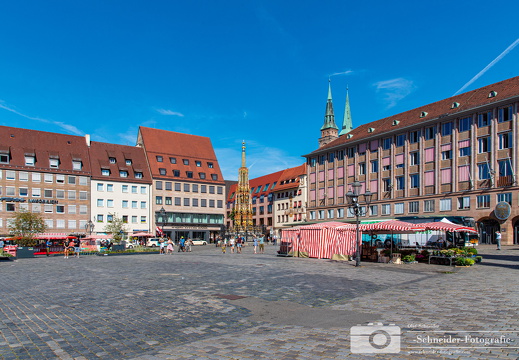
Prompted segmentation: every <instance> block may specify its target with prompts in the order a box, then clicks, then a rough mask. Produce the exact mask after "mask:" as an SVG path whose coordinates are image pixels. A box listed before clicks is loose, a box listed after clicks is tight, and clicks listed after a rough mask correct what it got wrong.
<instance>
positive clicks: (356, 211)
mask: <svg viewBox="0 0 519 360" xmlns="http://www.w3.org/2000/svg"><path fill="white" fill-rule="evenodd" d="M361 187H362V185H361V183H360V182H359V181H354V182H353V184H351V188H352V190H350V191H348V192H347V193H346V202H347V204H348V208H349V209H350V210H351V212H352V213H353V215H355V223H356V230H355V231H356V243H357V244H356V246H355V253H356V254H355V266H360V249H361V244H360V241H361V239H360V232H359V216H365V215H366V212H367V208H368V207H369V204H370V203H371V197H372V196H373V194H372V193H371V192H370V191H366V192H365V193H364V194H359V191H360V188H361ZM361 195H364V202H365V203H366V208H365V209H364V210H363V209H362V207H361V206H360V204H359V198H360V196H361Z"/></svg>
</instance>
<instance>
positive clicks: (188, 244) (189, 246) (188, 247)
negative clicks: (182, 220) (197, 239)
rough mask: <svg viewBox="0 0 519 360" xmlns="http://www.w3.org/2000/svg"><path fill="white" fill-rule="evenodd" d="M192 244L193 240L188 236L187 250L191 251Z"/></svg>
mask: <svg viewBox="0 0 519 360" xmlns="http://www.w3.org/2000/svg"><path fill="white" fill-rule="evenodd" d="M192 245H193V240H191V239H190V238H187V241H186V251H187V252H191V246H192Z"/></svg>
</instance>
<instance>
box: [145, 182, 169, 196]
mask: <svg viewBox="0 0 519 360" xmlns="http://www.w3.org/2000/svg"><path fill="white" fill-rule="evenodd" d="M170 184H171V183H170ZM166 190H167V189H166ZM169 190H171V186H170V187H169ZM147 193H148V192H147V191H146V186H141V194H143V195H145V194H147Z"/></svg>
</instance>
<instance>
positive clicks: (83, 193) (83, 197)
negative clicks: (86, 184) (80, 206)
mask: <svg viewBox="0 0 519 360" xmlns="http://www.w3.org/2000/svg"><path fill="white" fill-rule="evenodd" d="M71 192H73V193H74V196H75V194H76V192H75V191H74V190H69V194H68V198H69V199H70V193H71ZM79 200H88V192H86V191H80V192H79Z"/></svg>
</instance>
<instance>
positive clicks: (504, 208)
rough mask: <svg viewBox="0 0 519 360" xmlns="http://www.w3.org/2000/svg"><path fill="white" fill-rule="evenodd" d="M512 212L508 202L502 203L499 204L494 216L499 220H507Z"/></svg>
mask: <svg viewBox="0 0 519 360" xmlns="http://www.w3.org/2000/svg"><path fill="white" fill-rule="evenodd" d="M511 211H512V208H511V207H510V204H509V203H507V202H506V201H501V202H498V203H497V205H496V208H495V209H494V214H495V215H496V218H498V219H499V220H506V219H508V218H509V217H510V213H511Z"/></svg>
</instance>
